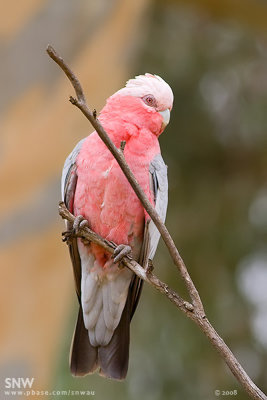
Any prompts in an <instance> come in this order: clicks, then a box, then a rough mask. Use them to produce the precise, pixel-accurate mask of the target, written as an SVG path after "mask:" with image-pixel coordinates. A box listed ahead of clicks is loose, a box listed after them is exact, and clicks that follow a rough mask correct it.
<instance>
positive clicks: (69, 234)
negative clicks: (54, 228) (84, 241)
mask: <svg viewBox="0 0 267 400" xmlns="http://www.w3.org/2000/svg"><path fill="white" fill-rule="evenodd" d="M61 235H62V242H65V243H67V245H70V244H71V242H72V240H73V238H74V237H75V235H74V234H73V230H70V231H65V232H62V233H61Z"/></svg>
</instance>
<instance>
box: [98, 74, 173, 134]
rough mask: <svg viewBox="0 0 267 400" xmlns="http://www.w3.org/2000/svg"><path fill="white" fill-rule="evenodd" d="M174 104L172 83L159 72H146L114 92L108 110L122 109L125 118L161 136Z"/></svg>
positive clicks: (122, 115) (108, 103) (122, 116)
mask: <svg viewBox="0 0 267 400" xmlns="http://www.w3.org/2000/svg"><path fill="white" fill-rule="evenodd" d="M172 104H173V93H172V90H171V88H170V86H169V85H168V84H167V83H166V82H165V81H164V80H163V79H162V78H161V77H159V76H158V75H152V74H149V73H146V74H145V75H138V76H136V77H135V78H134V79H130V80H129V81H128V82H127V83H126V85H125V87H124V88H122V89H120V90H118V91H117V92H116V93H114V94H113V95H112V96H111V97H110V98H109V99H108V102H107V106H106V107H107V109H106V107H105V108H104V110H105V109H106V111H109V112H110V111H111V110H112V109H113V110H114V111H115V110H116V113H117V112H118V110H119V111H120V116H121V118H123V120H124V121H129V122H130V121H134V123H135V124H136V125H137V126H138V127H139V128H147V129H149V130H151V131H152V132H153V133H155V134H156V135H157V136H158V135H160V134H161V133H162V132H163V130H164V128H165V127H166V125H167V124H168V123H169V120H170V111H171V109H172ZM104 110H103V111H104Z"/></svg>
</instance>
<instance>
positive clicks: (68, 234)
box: [62, 215, 90, 245]
mask: <svg viewBox="0 0 267 400" xmlns="http://www.w3.org/2000/svg"><path fill="white" fill-rule="evenodd" d="M85 227H89V223H88V221H87V220H86V219H85V218H84V217H83V216H82V215H78V216H77V217H75V219H74V222H73V225H72V229H71V230H69V231H65V232H62V236H63V238H62V241H63V242H66V243H67V244H71V242H72V240H73V238H75V237H77V233H78V230H79V228H85ZM81 241H82V242H83V244H85V245H88V244H90V240H88V239H86V238H84V237H81Z"/></svg>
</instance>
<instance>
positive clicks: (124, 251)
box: [113, 244, 132, 263]
mask: <svg viewBox="0 0 267 400" xmlns="http://www.w3.org/2000/svg"><path fill="white" fill-rule="evenodd" d="M131 253H132V249H131V247H130V246H128V245H127V244H119V245H118V246H117V247H116V249H115V250H114V253H113V258H114V263H117V262H121V260H122V259H123V257H125V256H131Z"/></svg>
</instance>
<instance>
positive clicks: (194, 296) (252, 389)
mask: <svg viewBox="0 0 267 400" xmlns="http://www.w3.org/2000/svg"><path fill="white" fill-rule="evenodd" d="M47 53H48V54H49V56H50V57H51V58H52V59H53V60H54V61H55V62H56V63H57V64H58V65H59V66H60V67H61V69H62V70H63V71H64V72H65V74H66V75H67V77H68V78H69V80H70V82H71V84H72V86H73V88H74V90H75V92H76V96H77V99H75V98H73V97H72V96H71V97H70V102H71V103H72V104H73V105H75V106H76V107H78V108H79V109H80V110H81V111H82V113H83V114H84V115H85V116H86V118H87V119H88V120H89V121H90V123H91V124H92V126H93V127H94V128H95V130H96V132H97V133H98V135H99V136H100V138H101V139H102V140H103V142H104V143H105V144H106V146H107V147H108V149H109V150H110V152H111V153H112V154H113V156H114V158H115V159H116V160H117V162H118V164H119V165H120V167H121V169H122V171H123V173H124V175H125V176H126V178H127V179H128V181H129V183H130V184H131V186H132V188H133V190H134V191H135V193H136V195H137V196H138V198H139V199H140V201H141V203H142V205H143V207H144V208H145V210H146V211H147V213H148V214H149V216H150V217H151V219H152V220H153V222H154V223H155V225H156V227H157V228H158V230H159V232H160V233H161V236H162V238H163V240H164V242H165V244H166V246H167V248H168V250H169V253H170V255H171V257H172V259H173V261H174V264H175V265H176V267H177V268H178V270H179V272H180V275H181V277H182V278H183V280H184V282H185V285H186V287H187V290H188V293H189V296H190V298H191V301H192V304H191V303H188V302H187V301H185V300H184V299H182V298H181V297H180V296H179V295H178V294H177V293H176V292H174V291H173V290H172V289H170V288H169V287H168V286H167V285H166V284H165V283H163V282H161V281H160V280H159V279H158V278H157V277H156V276H155V275H154V274H152V272H146V271H145V270H144V269H143V268H142V267H141V266H140V265H139V264H137V263H136V262H135V261H134V260H130V259H129V258H127V257H124V259H123V263H124V265H125V266H127V267H128V268H130V269H131V270H132V271H133V272H134V273H135V274H136V275H138V276H139V277H140V278H141V279H143V280H145V281H146V282H147V283H148V284H150V285H152V286H153V287H155V288H156V289H157V290H159V291H160V292H161V293H162V294H164V295H165V296H167V298H168V299H169V300H170V301H172V302H173V303H174V304H175V305H176V307H178V308H179V309H180V310H182V311H183V312H184V313H185V314H186V315H187V316H188V317H189V318H190V319H192V320H193V321H194V322H195V323H196V324H197V325H198V326H199V328H200V329H201V330H202V331H203V332H204V334H205V335H206V336H207V338H208V339H209V340H210V342H211V343H212V345H213V346H214V347H215V348H216V350H217V351H218V353H219V354H220V355H221V356H222V358H223V359H224V361H225V362H226V364H227V365H228V367H229V368H230V370H231V371H232V373H233V375H234V376H235V377H236V379H237V380H238V381H239V383H240V384H241V385H242V386H243V388H244V389H245V390H246V392H247V393H248V394H249V395H250V397H251V398H253V399H257V400H267V397H266V395H265V394H264V393H263V392H262V391H261V390H260V389H259V388H258V387H257V386H256V385H255V383H254V382H253V381H252V380H251V379H250V377H249V376H248V375H247V373H246V371H245V370H244V369H243V367H242V366H241V365H240V363H239V362H238V361H237V359H236V358H235V356H234V355H233V353H232V352H231V350H230V349H229V348H228V346H227V345H226V344H225V342H224V341H223V339H222V338H221V337H220V336H219V335H218V333H217V332H216V330H215V329H214V328H213V326H212V325H211V323H210V322H209V321H208V319H207V317H206V315H205V311H204V307H203V304H202V301H201V299H200V296H199V294H198V291H197V289H196V287H195V285H194V283H193V281H192V279H191V277H190V275H189V273H188V270H187V268H186V266H185V264H184V261H183V259H182V258H181V256H180V254H179V252H178V250H177V248H176V246H175V244H174V242H173V239H172V237H171V235H170V234H169V232H168V230H167V228H166V226H165V225H164V224H163V222H162V221H161V219H160V217H159V216H158V214H157V212H156V211H155V209H154V208H153V206H152V205H151V203H150V202H149V200H148V198H147V196H146V195H145V193H144V192H143V190H142V189H141V187H140V185H139V184H138V182H137V180H136V178H135V177H134V175H133V173H132V171H131V170H130V168H129V166H128V164H127V163H126V161H125V159H124V155H123V145H121V147H120V149H117V147H116V146H115V145H114V143H113V142H112V141H111V139H110V138H109V136H108V134H107V133H106V131H105V130H104V128H103V127H102V125H101V124H100V122H99V120H98V119H97V117H96V112H95V110H94V111H93V112H91V110H90V109H89V108H88V106H87V104H86V100H85V96H84V94H83V90H82V87H81V84H80V82H79V80H78V79H77V77H76V76H75V74H74V73H73V72H72V71H71V69H70V68H69V67H68V65H67V64H66V63H65V61H64V60H63V59H62V58H61V57H60V56H59V55H58V54H57V53H56V51H55V50H54V49H53V48H52V46H48V47H47ZM60 215H61V216H62V217H63V218H65V219H67V220H68V221H70V222H73V221H74V216H73V215H72V214H70V213H69V211H68V210H67V209H66V207H65V206H64V203H63V204H62V203H60ZM77 235H78V236H81V237H85V238H86V239H88V240H91V241H93V242H95V243H97V244H99V245H100V246H102V247H103V248H104V249H105V250H107V251H109V252H111V253H113V251H114V244H112V243H110V242H108V241H107V240H105V239H103V238H101V237H100V236H99V235H97V234H96V233H94V232H92V231H91V230H90V229H89V228H87V227H85V228H79V230H78V232H77Z"/></svg>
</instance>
